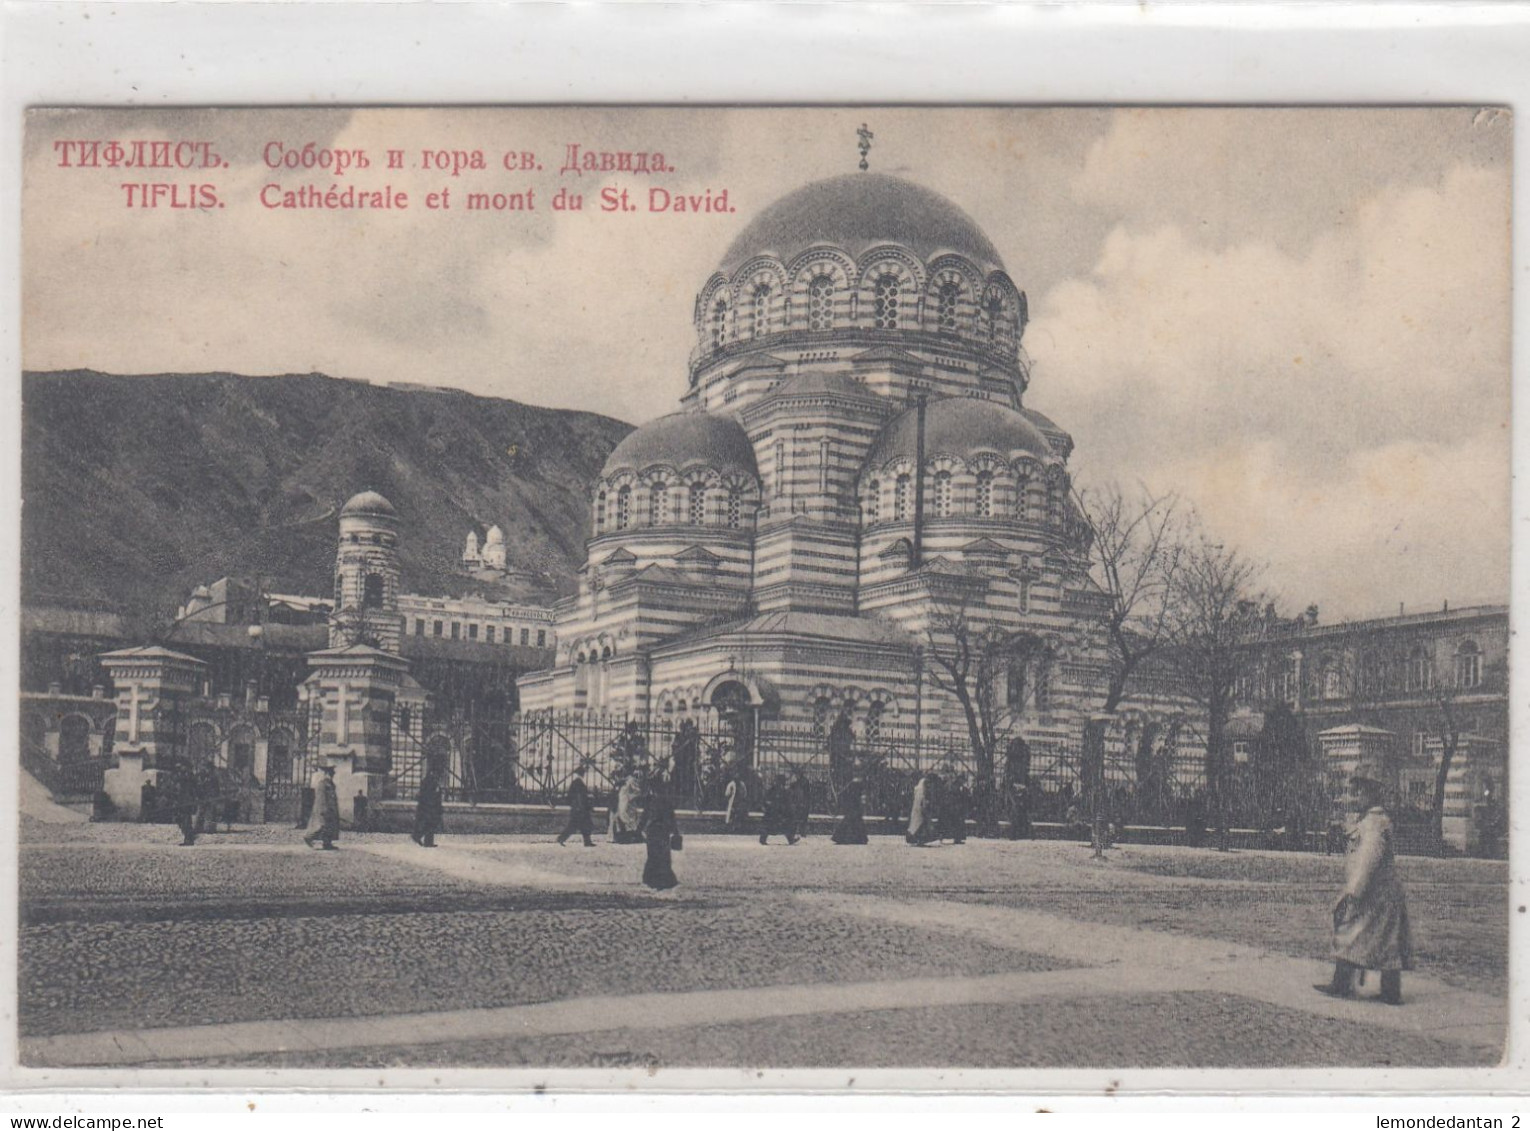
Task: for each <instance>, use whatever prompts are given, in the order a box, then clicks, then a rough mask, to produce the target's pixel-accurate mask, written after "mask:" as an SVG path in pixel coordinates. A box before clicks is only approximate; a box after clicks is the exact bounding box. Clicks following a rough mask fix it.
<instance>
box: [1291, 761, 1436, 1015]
mask: <svg viewBox="0 0 1530 1131" xmlns="http://www.w3.org/2000/svg"><path fill="white" fill-rule="evenodd" d="M1385 795H1386V786H1385V784H1384V783H1383V781H1382V771H1381V770H1380V769H1379V768H1378V767H1376V766H1372V765H1369V764H1366V763H1361V765H1359V766H1357V767H1356V768H1355V770H1354V772H1353V773H1352V774H1351V775H1350V779H1349V800H1350V803H1351V805H1352V807H1353V808H1355V809H1358V810H1359V812H1360V819H1359V821H1358V822H1357V823H1356V825H1355V827H1354V829H1353V831H1351V832H1350V834H1349V851H1348V855H1347V856H1346V857H1345V862H1344V891H1343V893H1342V894H1341V895H1340V896H1339V900H1338V903H1336V904H1335V905H1334V909H1333V957H1334V966H1333V977H1332V978H1331V979H1330V980H1329V981H1328V982H1326V983H1319V984H1318V985H1316V986H1315V987H1313V988H1314V989H1316V990H1317V991H1318V992H1319V993H1323V994H1327V995H1328V996H1329V997H1338V998H1352V997H1354V996H1355V975H1356V973H1357V972H1361V973H1362V976H1363V972H1364V971H1366V970H1379V971H1381V1000H1382V1001H1383V1002H1385V1003H1386V1004H1388V1005H1401V1004H1402V972H1403V971H1404V970H1412V969H1413V936H1412V932H1411V931H1410V930H1409V927H1408V904H1407V900H1406V899H1405V898H1404V896H1403V888H1402V882H1401V881H1400V880H1399V879H1398V878H1397V868H1396V865H1395V863H1394V861H1393V856H1392V819H1391V818H1390V817H1389V816H1387V811H1386V809H1385V808H1384V807H1383V804H1382V800H1383V798H1384V797H1385Z"/></svg>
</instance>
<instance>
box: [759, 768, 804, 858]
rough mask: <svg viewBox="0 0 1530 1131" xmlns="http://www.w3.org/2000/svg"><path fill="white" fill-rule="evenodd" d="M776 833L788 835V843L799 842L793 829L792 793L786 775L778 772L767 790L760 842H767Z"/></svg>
mask: <svg viewBox="0 0 1530 1131" xmlns="http://www.w3.org/2000/svg"><path fill="white" fill-rule="evenodd" d="M774 833H780V834H781V835H783V836H784V837H786V843H787V844H796V843H797V834H796V832H794V831H793V829H792V803H791V795H790V794H789V793H788V792H787V789H786V775H785V774H777V775H776V776H775V777H774V778H773V779H771V783H770V788H769V789H767V790H766V791H765V814H764V816H763V817H762V818H761V821H760V843H761V844H765V843H766V842H767V841H768V840H769V839H770V837H771V835H772V834H774Z"/></svg>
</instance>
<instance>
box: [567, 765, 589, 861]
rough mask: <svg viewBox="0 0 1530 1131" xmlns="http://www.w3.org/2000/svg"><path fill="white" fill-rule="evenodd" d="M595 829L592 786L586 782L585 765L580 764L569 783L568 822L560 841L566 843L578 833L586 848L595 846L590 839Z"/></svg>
mask: <svg viewBox="0 0 1530 1131" xmlns="http://www.w3.org/2000/svg"><path fill="white" fill-rule="evenodd" d="M594 831H595V827H594V821H593V820H592V816H591V812H590V788H589V786H587V785H585V784H584V767H583V766H580V767H579V768H578V769H576V770H575V771H574V776H573V777H572V778H571V779H570V780H569V783H568V824H566V825H564V826H563V831H562V832H561V833H559V834H558V843H559V844H566V843H567V842H568V838H569V837H571V836H573V835H574V834H575V833H578V834H579V835H580V836H581V837H583V838H584V846H585V847H586V848H594V847H595V842H594V841H593V840H591V839H590V834H591V833H592V832H594Z"/></svg>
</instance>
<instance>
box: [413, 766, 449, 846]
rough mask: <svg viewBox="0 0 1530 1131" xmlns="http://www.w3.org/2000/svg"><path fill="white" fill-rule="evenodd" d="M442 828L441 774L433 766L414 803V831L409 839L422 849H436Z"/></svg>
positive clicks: (426, 774)
mask: <svg viewBox="0 0 1530 1131" xmlns="http://www.w3.org/2000/svg"><path fill="white" fill-rule="evenodd" d="M441 827H442V826H441V774H440V772H439V771H438V770H437V769H436V767H435V766H431V767H430V768H429V769H428V770H426V771H425V776H424V777H423V778H421V779H420V795H419V797H418V798H416V799H415V803H414V831H413V832H411V833H410V834H409V838H410V839H411V840H413V841H414V843H415V844H417V845H419V846H420V847H421V848H434V847H435V846H436V834H437V833H438V832H440V831H441Z"/></svg>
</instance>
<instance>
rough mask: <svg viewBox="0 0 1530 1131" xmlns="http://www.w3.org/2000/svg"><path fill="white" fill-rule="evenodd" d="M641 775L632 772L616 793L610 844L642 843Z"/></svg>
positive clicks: (636, 771)
mask: <svg viewBox="0 0 1530 1131" xmlns="http://www.w3.org/2000/svg"><path fill="white" fill-rule="evenodd" d="M642 802H643V775H642V771H640V770H633V771H632V773H630V774H628V775H627V778H626V780H625V781H623V782H622V786H621V788H620V789H619V790H617V791H616V804H614V805H613V806H611V820H610V836H611V843H612V844H641V843H642V842H643V827H642V825H643V804H642Z"/></svg>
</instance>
